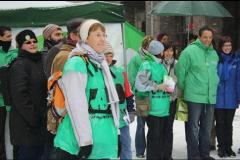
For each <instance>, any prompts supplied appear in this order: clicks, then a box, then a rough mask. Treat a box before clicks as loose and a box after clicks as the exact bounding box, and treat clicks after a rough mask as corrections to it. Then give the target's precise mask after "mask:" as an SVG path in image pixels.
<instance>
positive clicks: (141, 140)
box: [135, 116, 146, 155]
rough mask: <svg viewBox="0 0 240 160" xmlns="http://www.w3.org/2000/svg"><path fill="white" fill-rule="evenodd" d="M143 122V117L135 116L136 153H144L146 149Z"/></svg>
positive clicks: (144, 120)
mask: <svg viewBox="0 0 240 160" xmlns="http://www.w3.org/2000/svg"><path fill="white" fill-rule="evenodd" d="M145 123H146V119H145V118H144V117H141V116H137V130H136V135H135V148H136V155H144V152H145V149H146V138H145Z"/></svg>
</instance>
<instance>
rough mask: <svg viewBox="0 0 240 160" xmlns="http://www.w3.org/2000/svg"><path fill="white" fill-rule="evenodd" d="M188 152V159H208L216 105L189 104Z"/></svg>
mask: <svg viewBox="0 0 240 160" xmlns="http://www.w3.org/2000/svg"><path fill="white" fill-rule="evenodd" d="M187 105H188V122H187V123H186V124H187V128H186V130H187V133H186V138H187V152H188V159H195V158H199V157H208V156H209V153H210V146H211V130H212V122H213V114H214V105H211V104H202V103H194V102H187Z"/></svg>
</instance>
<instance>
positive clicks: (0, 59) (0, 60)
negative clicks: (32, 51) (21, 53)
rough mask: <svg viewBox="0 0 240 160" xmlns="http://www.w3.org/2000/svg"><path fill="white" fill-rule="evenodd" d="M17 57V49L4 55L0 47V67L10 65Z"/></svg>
mask: <svg viewBox="0 0 240 160" xmlns="http://www.w3.org/2000/svg"><path fill="white" fill-rule="evenodd" d="M17 55H18V49H12V50H9V52H7V53H6V52H5V51H3V50H2V48H1V47H0V66H3V65H6V64H9V63H11V62H12V60H14V59H15V58H16V57H17ZM0 83H1V82H0ZM0 85H1V84H0ZM3 106H4V102H3V97H2V94H1V93H0V107H3Z"/></svg>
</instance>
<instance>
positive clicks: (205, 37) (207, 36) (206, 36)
mask: <svg viewBox="0 0 240 160" xmlns="http://www.w3.org/2000/svg"><path fill="white" fill-rule="evenodd" d="M199 39H200V41H201V42H202V43H203V44H204V45H205V46H207V47H208V46H210V45H211V44H212V40H213V33H212V32H211V31H208V30H205V31H203V32H202V35H201V36H199Z"/></svg>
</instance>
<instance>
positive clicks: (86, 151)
mask: <svg viewBox="0 0 240 160" xmlns="http://www.w3.org/2000/svg"><path fill="white" fill-rule="evenodd" d="M91 152H92V145H87V146H82V147H81V148H80V151H79V153H78V155H77V157H78V159H87V158H88V157H89V155H90V154H91Z"/></svg>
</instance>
